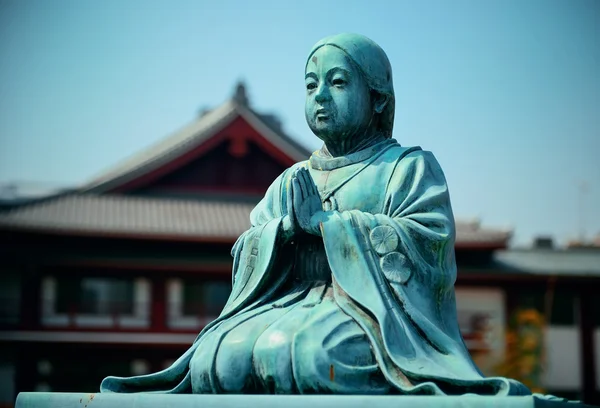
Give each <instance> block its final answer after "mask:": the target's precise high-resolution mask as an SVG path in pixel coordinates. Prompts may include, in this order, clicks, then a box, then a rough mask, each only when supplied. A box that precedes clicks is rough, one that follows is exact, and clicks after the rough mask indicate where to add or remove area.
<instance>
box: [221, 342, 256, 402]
mask: <svg viewBox="0 0 600 408" xmlns="http://www.w3.org/2000/svg"><path fill="white" fill-rule="evenodd" d="M251 373H252V342H251V341H249V339H245V340H244V341H239V339H227V337H226V338H225V339H224V340H223V342H222V343H221V346H220V347H219V351H218V353H217V358H216V361H215V374H216V378H217V380H218V382H219V388H220V389H221V390H222V392H225V393H238V392H242V391H244V389H245V388H246V385H247V383H248V381H249V380H250V376H251Z"/></svg>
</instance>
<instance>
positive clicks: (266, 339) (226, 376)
mask: <svg viewBox="0 0 600 408" xmlns="http://www.w3.org/2000/svg"><path fill="white" fill-rule="evenodd" d="M305 75H306V77H305V79H306V109H305V114H306V120H307V122H308V125H309V127H310V129H311V130H312V131H313V132H314V134H315V135H316V136H317V137H319V138H320V139H322V140H323V142H324V144H323V147H322V148H321V149H320V150H318V151H316V152H314V153H313V154H312V156H311V157H310V158H309V159H308V160H307V161H304V162H301V163H297V164H295V165H294V166H292V167H291V168H289V169H287V170H286V171H284V172H283V174H281V175H280V176H279V177H278V178H277V179H276V180H275V181H274V182H273V184H272V185H271V186H270V187H269V189H268V191H267V193H266V195H265V197H264V198H263V199H262V201H261V202H260V203H259V204H258V205H257V206H256V208H255V209H254V210H253V211H252V213H251V216H250V219H251V227H250V229H249V230H248V231H246V232H245V233H243V234H242V235H241V236H240V237H239V239H238V240H237V242H236V243H235V245H234V246H233V250H232V255H233V259H234V261H233V288H232V292H231V296H230V298H229V300H228V302H227V305H226V306H225V308H224V309H223V311H222V313H221V315H220V316H219V317H218V318H217V319H216V320H215V321H213V322H212V323H210V324H209V325H207V326H206V327H205V328H204V330H202V332H201V333H200V334H199V335H198V337H197V339H196V341H195V342H194V343H193V345H192V346H191V347H190V349H189V350H188V351H187V352H186V353H185V354H184V355H183V356H181V357H180V358H179V359H178V360H177V361H176V362H175V363H173V365H172V366H171V367H169V368H167V369H165V370H163V371H160V372H158V373H153V374H148V375H143V376H138V377H131V378H117V377H108V378H106V379H104V381H103V382H102V384H101V391H102V392H160V393H236V394H239V393H252V394H256V393H283V394H297V393H300V394H306V393H333V394H422V395H462V394H480V395H526V394H530V392H529V390H528V389H527V388H526V387H525V386H524V385H522V384H521V383H518V382H516V381H514V380H510V379H506V378H500V377H493V378H486V377H484V376H483V375H482V374H481V372H480V371H479V370H478V369H477V367H476V366H475V364H474V363H473V361H472V360H471V358H470V355H469V352H468V351H467V348H466V347H465V344H464V341H463V339H462V337H461V334H460V331H459V327H458V323H457V318H456V304H455V297H454V282H455V279H456V262H455V259H454V239H455V227H454V219H453V215H452V208H451V205H450V197H449V193H448V187H447V185H446V180H445V178H444V174H443V172H442V169H441V168H440V166H439V164H438V162H437V161H436V159H435V157H434V156H433V155H432V154H431V153H430V152H427V151H424V150H421V148H419V147H404V146H401V145H400V144H399V143H398V142H397V141H396V140H395V139H393V138H392V127H393V122H394V108H395V106H394V105H395V103H394V90H393V85H392V71H391V66H390V63H389V61H388V58H387V56H386V55H385V53H384V51H383V50H382V49H381V48H380V47H379V46H378V45H377V44H375V43H374V42H373V41H371V40H369V39H368V38H365V37H363V36H360V35H355V34H341V35H336V36H332V37H328V38H325V39H323V40H321V41H320V42H318V43H317V44H316V45H315V46H314V47H313V49H312V51H311V52H310V54H309V57H308V59H307V62H306V67H305Z"/></svg>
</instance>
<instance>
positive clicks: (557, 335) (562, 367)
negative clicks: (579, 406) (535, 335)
mask: <svg viewBox="0 0 600 408" xmlns="http://www.w3.org/2000/svg"><path fill="white" fill-rule="evenodd" d="M545 342H546V367H545V369H544V373H543V375H542V385H543V386H544V387H545V388H548V389H551V390H559V391H578V390H580V389H581V387H582V381H581V368H582V367H581V357H580V353H581V336H580V333H579V327H578V326H550V327H548V328H547V330H546V335H545ZM596 344H597V343H596Z"/></svg>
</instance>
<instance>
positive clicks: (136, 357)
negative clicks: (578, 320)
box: [0, 85, 600, 405]
mask: <svg viewBox="0 0 600 408" xmlns="http://www.w3.org/2000/svg"><path fill="white" fill-rule="evenodd" d="M309 155H310V152H309V151H308V150H307V149H306V148H304V147H303V146H301V145H299V144H298V143H297V142H295V141H294V140H293V139H292V138H290V137H289V136H287V135H286V134H285V133H284V132H283V130H282V127H281V125H280V123H279V122H278V121H277V119H276V118H275V117H273V116H271V115H263V114H259V113H258V112H256V111H255V110H253V109H252V108H251V107H250V105H249V104H248V101H247V99H246V97H245V92H244V88H243V86H241V85H240V86H239V87H238V89H237V91H236V94H235V95H234V97H233V98H231V99H230V100H228V101H227V102H225V103H224V104H223V105H221V106H219V107H217V108H216V109H214V110H211V111H208V112H205V113H203V114H202V115H201V116H200V117H198V118H196V119H195V120H194V121H193V122H192V123H190V124H189V125H187V126H185V127H184V128H182V129H181V130H179V131H178V132H176V133H174V134H173V135H171V136H169V137H167V138H166V139H164V140H163V141H161V142H160V143H158V144H156V145H154V146H151V147H150V148H148V149H147V150H145V151H143V152H141V153H140V154H138V155H136V156H134V157H132V158H131V159H129V160H127V161H125V162H124V163H122V164H120V165H118V166H117V167H115V168H114V169H112V170H110V171H109V172H107V173H106V174H104V175H102V176H101V177H99V178H97V179H96V180H94V181H92V182H90V183H88V184H86V185H84V186H83V187H81V188H78V189H76V190H72V191H68V192H64V193H61V194H58V195H54V196H51V197H47V198H44V199H41V200H36V201H33V202H30V203H27V204H21V205H18V206H15V207H13V208H10V209H7V210H3V211H2V212H0V257H1V260H2V262H1V267H2V271H1V278H0V279H1V281H0V283H1V285H0V287H1V289H0V303H1V304H2V306H0V384H2V385H1V387H2V389H1V390H0V404H1V403H6V404H8V405H10V404H11V401H12V398H13V397H14V395H16V392H19V391H31V390H39V391H43V390H51V391H90V392H93V391H97V389H98V386H99V383H100V380H101V379H102V378H103V377H104V376H106V375H109V374H112V375H123V376H127V375H132V374H142V373H147V372H152V371H157V370H160V369H162V368H163V367H165V366H167V365H168V364H170V363H171V362H172V361H173V360H174V359H176V358H177V357H179V356H180V355H181V354H182V353H183V351H185V350H186V349H187V347H188V346H189V345H190V344H191V343H192V342H193V340H194V338H195V337H196V334H197V333H198V332H199V331H200V329H201V328H202V327H203V326H204V325H205V324H206V323H207V322H208V321H210V320H212V319H214V318H215V317H216V316H217V315H218V313H219V312H220V310H221V308H222V306H223V305H224V303H225V301H226V299H227V296H228V294H229V290H230V286H231V256H230V250H231V246H232V244H233V242H234V241H235V239H236V238H237V237H238V236H239V235H240V233H242V232H243V231H244V230H246V229H247V228H248V227H249V213H250V211H251V209H252V208H253V206H254V205H255V204H256V203H257V202H258V200H259V199H260V198H261V197H262V195H263V194H264V192H265V191H266V189H267V187H268V186H269V184H270V183H271V182H272V181H273V180H274V179H275V178H276V177H277V176H278V175H279V174H280V173H281V172H282V171H283V170H284V169H286V168H287V167H289V166H290V165H292V164H293V163H295V162H297V161H300V160H305V159H307V158H308V157H309ZM509 238H510V232H508V231H502V230H490V229H482V228H480V226H479V224H478V223H477V222H471V223H469V222H458V223H457V242H456V254H457V262H458V265H459V276H460V277H459V281H458V283H457V298H458V305H459V316H460V319H461V322H460V323H461V328H462V329H463V333H464V336H465V339H466V340H467V344H468V346H469V348H470V349H471V351H472V353H473V355H474V357H476V360H478V362H479V363H480V364H482V365H484V366H486V367H487V366H489V367H487V368H484V370H492V368H491V367H492V366H493V365H492V363H490V361H491V362H495V361H498V359H501V358H502V355H503V351H504V338H503V336H504V333H505V323H506V321H507V316H508V315H509V313H510V312H511V310H512V309H513V308H515V307H516V306H518V305H519V304H520V303H519V302H522V301H523V299H524V298H527V299H529V297H531V296H529V295H530V292H531V293H533V292H535V291H540V290H541V291H542V292H543V291H544V290H546V288H547V286H548V282H549V279H550V277H551V275H552V274H551V273H550V271H547V272H544V271H541V272H539V273H536V272H529V271H528V270H527V265H525V266H523V262H522V259H521V258H522V257H521V258H519V257H518V256H517V257H516V258H517V260H516V261H515V259H514V258H515V257H514V256H513V255H514V254H513V252H514V251H512V252H511V251H505V249H506V247H507V242H508V240H509ZM502 256H504V257H505V258H506V257H508V258H510V257H511V256H512V258H510V259H508V261H507V260H506V259H504V260H503V259H502ZM519 259H521V260H519ZM599 259H600V258H599ZM511 262H512V263H511ZM590 262H592V264H593V263H594V262H595V261H594V260H592V261H590ZM592 269H593V268H592ZM596 272H598V274H600V271H596ZM596 272H593V273H596ZM563 275H564V274H563ZM561 279H563V278H561ZM564 281H565V282H567V284H566V286H565V287H569V288H573V291H574V292H573V294H571V295H572V297H571V298H569V299H570V300H568V301H567V303H568V302H570V304H569V305H568V307H570V308H573V311H572V313H571V314H573V316H575V313H576V311H575V309H574V308H575V300H573V299H575V298H578V296H579V295H580V294H581V293H583V292H582V291H583V289H582V287H583V286H586V287H587V289H585V290H587V291H589V290H590V288H593V287H598V279H597V277H596V278H590V277H587V278H586V277H582V276H579V275H575V276H571V277H567V278H565V280H564ZM561 282H562V280H561ZM569 282H570V283H569ZM581 282H583V284H582V283H581ZM589 285H592V286H589ZM593 285H595V286H593ZM523 288H525V289H523ZM530 289H531V291H530ZM532 291H533V292H532ZM580 292H581V293H580ZM536 293H537V292H536ZM543 293H545V292H543ZM569 293H571V292H569ZM585 293H588V292H585ZM571 295H569V296H571ZM573 296H575V297H573ZM585 296H587V295H585ZM578 299H579V298H578ZM585 299H588V298H587V297H586V298H585ZM588 300H589V299H588ZM482 319H483V321H485V322H487V323H486V324H483V326H482V325H481V321H482ZM571 323H572V322H571ZM586 324H588V326H589V324H590V323H589V322H588V323H586ZM584 326H585V325H584ZM588 326H585V327H584V328H583V329H582V328H581V327H583V326H581V327H579V328H578V329H577V330H579V331H578V333H581V335H582V336H584V337H585V336H589V335H590V330H592V335H593V329H594V327H592V326H590V327H591V329H590V327H588ZM582 330H584V331H582ZM585 330H587V331H585ZM585 339H587V337H585ZM585 339H584V340H585ZM585 341H588V343H589V339H587V340H585ZM585 341H584V342H582V344H583V346H582V347H584V348H585V350H588V349H589V347H590V344H592V346H591V347H592V350H593V348H594V347H593V344H594V343H593V342H594V341H595V340H593V339H592V343H590V344H588V343H585ZM586 344H587V345H586ZM490 356H492V357H491V359H489V357H490ZM486 358H488V360H489V361H488V362H487V363H486ZM592 365H593V364H592ZM586 367H587V366H586ZM594 367H595V366H594ZM586 369H587V368H586ZM592 369H593V367H592ZM588 371H589V370H588ZM586 375H587V377H586V376H585V375H584V377H585V378H584V380H582V383H586V384H587V387H588V388H589V387H592V385H590V384H591V383H590V382H592V383H593V382H595V376H594V372H593V371H592V372H591V374H590V373H589V372H588V373H587V374H586ZM590 375H591V377H590ZM582 387H583V385H582ZM579 391H580V390H579ZM592 392H595V388H594V389H593V390H592Z"/></svg>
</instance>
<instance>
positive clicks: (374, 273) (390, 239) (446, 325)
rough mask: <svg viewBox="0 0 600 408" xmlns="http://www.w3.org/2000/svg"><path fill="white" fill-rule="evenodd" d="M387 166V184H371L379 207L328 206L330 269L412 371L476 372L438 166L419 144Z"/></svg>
mask: <svg viewBox="0 0 600 408" xmlns="http://www.w3.org/2000/svg"><path fill="white" fill-rule="evenodd" d="M393 166H394V168H393V170H392V171H391V174H390V176H389V179H388V181H387V187H386V191H385V192H383V191H382V192H379V191H373V192H370V193H371V194H382V195H384V200H383V202H384V204H383V207H382V211H381V212H380V213H377V214H372V213H369V212H365V211H361V210H360V209H354V210H347V211H331V212H328V213H327V217H326V218H325V219H324V221H323V222H322V223H321V232H322V235H323V241H324V245H325V250H326V252H327V257H328V260H329V263H330V267H331V270H332V273H333V276H334V278H335V280H336V282H337V284H338V285H339V286H340V287H341V289H342V290H343V291H344V292H345V293H346V294H347V295H348V296H349V297H350V298H351V299H352V300H353V302H355V303H356V304H358V305H360V308H362V309H363V310H366V311H367V312H368V314H369V315H370V316H373V318H374V321H376V322H377V323H376V326H377V327H379V329H377V331H378V333H379V334H378V336H381V341H382V347H384V348H385V349H386V352H385V354H388V355H389V356H390V357H391V358H392V360H393V361H394V363H395V364H396V365H397V366H399V367H402V369H403V370H405V371H406V372H410V373H411V375H412V376H413V377H428V376H436V377H443V378H451V379H459V378H469V379H473V380H474V379H480V378H481V374H480V372H479V371H478V370H477V368H476V366H475V365H474V364H473V363H472V361H471V360H470V358H469V354H468V351H467V350H466V347H465V346H464V342H463V340H462V337H461V335H460V332H459V329H458V324H457V319H456V305H455V300H454V289H453V285H454V281H455V279H456V264H455V260H454V238H455V230H454V219H453V215H452V209H451V206H450V199H449V193H448V188H447V185H446V180H445V177H444V174H443V172H442V170H441V168H440V166H439V164H438V163H437V161H436V159H435V158H434V156H433V155H432V154H431V153H430V152H424V151H420V150H419V151H414V152H412V153H409V154H408V155H406V156H405V157H400V158H399V159H398V160H397V161H396V162H395V163H394V164H393ZM374 185H379V184H378V183H374ZM349 186H351V185H350V184H349ZM346 193H347V194H352V192H348V191H347V192H346ZM357 193H358V192H357Z"/></svg>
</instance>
